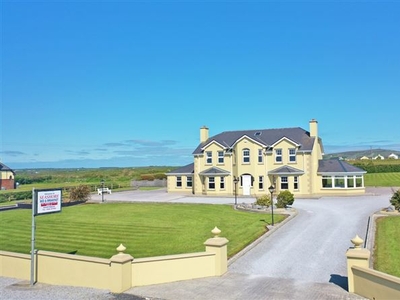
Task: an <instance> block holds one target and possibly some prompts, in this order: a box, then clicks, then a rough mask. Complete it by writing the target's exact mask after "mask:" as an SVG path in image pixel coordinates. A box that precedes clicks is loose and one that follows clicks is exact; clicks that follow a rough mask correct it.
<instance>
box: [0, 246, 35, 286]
mask: <svg viewBox="0 0 400 300" xmlns="http://www.w3.org/2000/svg"><path fill="white" fill-rule="evenodd" d="M30 274H31V256H30V255H28V254H20V253H14V252H7V251H0V276H5V277H13V278H20V279H24V280H29V279H30Z"/></svg>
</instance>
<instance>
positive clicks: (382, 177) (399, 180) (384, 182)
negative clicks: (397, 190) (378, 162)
mask: <svg viewBox="0 0 400 300" xmlns="http://www.w3.org/2000/svg"><path fill="white" fill-rule="evenodd" d="M364 178H365V186H387V187H391V186H393V187H400V173H399V172H397V173H394V172H393V173H367V174H365V176H364Z"/></svg>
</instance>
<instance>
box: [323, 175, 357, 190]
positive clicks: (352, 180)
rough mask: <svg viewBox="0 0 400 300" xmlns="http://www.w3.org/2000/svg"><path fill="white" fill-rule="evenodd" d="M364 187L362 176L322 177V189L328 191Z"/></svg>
mask: <svg viewBox="0 0 400 300" xmlns="http://www.w3.org/2000/svg"><path fill="white" fill-rule="evenodd" d="M363 186H364V179H363V176H362V175H348V176H335V175H332V176H322V187H323V188H328V189H335V188H336V189H354V188H359V187H363Z"/></svg>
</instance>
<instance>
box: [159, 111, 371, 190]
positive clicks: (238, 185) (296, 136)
mask: <svg viewBox="0 0 400 300" xmlns="http://www.w3.org/2000/svg"><path fill="white" fill-rule="evenodd" d="M309 127H310V130H309V131H306V130H304V129H302V128H300V127H295V128H279V129H261V130H240V131H225V132H222V133H219V134H217V135H214V136H212V137H209V129H208V128H207V127H205V126H204V127H202V128H200V144H199V145H198V146H197V148H196V149H195V150H194V152H193V163H190V164H188V165H186V166H184V167H181V168H177V169H176V170H173V171H171V172H169V173H167V174H166V175H167V190H168V192H185V193H189V192H190V193H192V194H195V195H212V196H227V195H235V194H237V195H244V196H259V195H263V194H266V193H269V191H268V187H270V186H271V185H274V187H275V189H276V193H279V192H280V191H283V190H289V191H290V192H292V193H293V194H294V195H295V196H304V197H307V196H316V195H328V194H329V195H355V194H363V193H365V187H364V174H365V173H366V171H364V170H362V169H360V168H358V167H355V166H353V165H351V164H349V163H347V162H345V161H343V160H339V159H330V160H324V159H323V152H324V150H323V145H322V140H321V138H320V137H319V136H318V122H317V121H316V120H314V119H313V120H311V121H310V122H309Z"/></svg>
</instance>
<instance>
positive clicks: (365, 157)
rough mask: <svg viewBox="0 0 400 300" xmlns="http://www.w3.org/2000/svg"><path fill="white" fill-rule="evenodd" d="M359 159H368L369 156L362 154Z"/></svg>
mask: <svg viewBox="0 0 400 300" xmlns="http://www.w3.org/2000/svg"><path fill="white" fill-rule="evenodd" d="M360 159H361V160H367V159H369V157H368V156H365V155H364V156H363V157H361V158H360Z"/></svg>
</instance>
